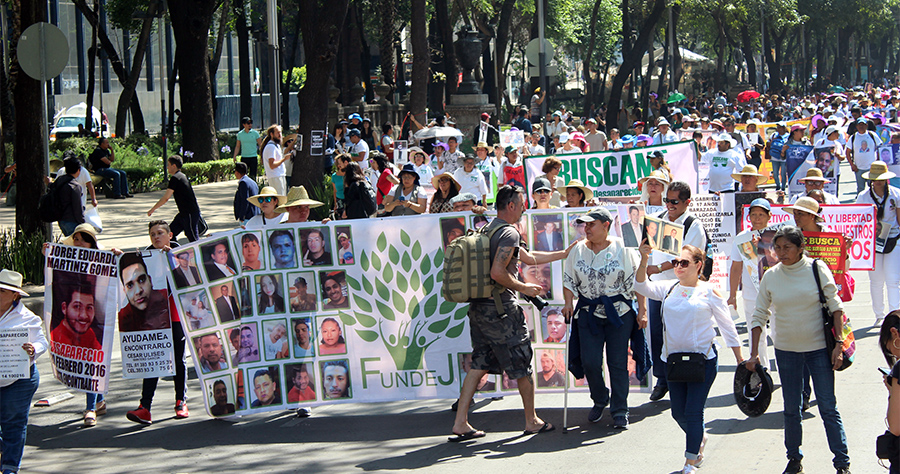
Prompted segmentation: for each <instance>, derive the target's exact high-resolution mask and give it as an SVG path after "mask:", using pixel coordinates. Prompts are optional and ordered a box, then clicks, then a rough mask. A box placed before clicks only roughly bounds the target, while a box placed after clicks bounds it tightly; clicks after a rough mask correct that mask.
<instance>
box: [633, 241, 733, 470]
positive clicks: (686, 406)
mask: <svg viewBox="0 0 900 474" xmlns="http://www.w3.org/2000/svg"><path fill="white" fill-rule="evenodd" d="M640 251H641V264H640V267H638V270H637V274H636V275H635V286H634V290H635V291H636V292H637V293H638V294H640V295H643V296H645V297H647V298H652V299H655V300H659V301H662V302H663V310H662V320H663V326H664V330H663V349H662V357H663V358H664V359H667V358H668V356H669V354H671V353H676V352H693V353H699V354H703V356H704V357H705V358H706V374H705V380H704V381H703V382H691V383H686V382H674V381H672V380H669V397H670V399H671V400H672V418H675V421H677V422H678V426H680V427H681V430H682V431H684V433H685V435H686V438H687V439H686V446H685V451H684V457H685V461H684V468H682V470H681V472H682V473H683V474H690V473H693V472H695V471H696V470H697V466H698V465H699V464H700V462H701V461H702V460H703V447H704V445H705V444H706V434H705V427H704V421H703V410H704V408H705V406H706V398H707V397H708V396H709V389H710V387H712V384H713V381H714V380H715V379H716V373H717V371H718V352H717V350H716V348H715V346H714V345H713V340H714V339H715V337H716V326H718V328H719V331H720V332H721V333H722V336H723V337H724V338H725V342H726V343H727V344H728V347H730V348H731V350H732V351H733V352H734V358H735V360H736V361H737V363H741V361H742V360H743V356H742V355H741V341H740V340H739V339H738V335H737V330H736V329H735V327H734V321H732V319H731V313H730V312H729V311H728V306H727V305H726V303H725V298H723V297H722V295H720V294H719V292H718V291H716V290H715V288H713V286H712V285H710V284H709V283H707V282H705V281H700V271H701V270H702V269H703V261H704V260H705V259H706V255H705V254H704V253H703V251H702V250H700V249H698V248H697V247H694V246H692V245H685V246H684V247H682V249H681V258H680V259H676V260H672V263H673V264H674V266H675V276H676V277H677V278H678V279H677V280H661V281H648V280H647V260H648V259H649V257H650V252H651V248H650V245H649V244H648V243H647V241H646V240H644V242H643V243H642V244H641V247H640Z"/></svg>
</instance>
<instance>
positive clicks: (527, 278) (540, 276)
mask: <svg viewBox="0 0 900 474" xmlns="http://www.w3.org/2000/svg"><path fill="white" fill-rule="evenodd" d="M519 280H521V281H523V282H525V283H534V284H535V285H540V287H541V292H540V293H539V294H538V296H540V297H541V298H543V299H545V300H552V299H553V266H552V264H551V263H539V264H537V265H526V264H524V263H522V261H521V260H520V261H519Z"/></svg>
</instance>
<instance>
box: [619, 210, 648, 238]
mask: <svg viewBox="0 0 900 474" xmlns="http://www.w3.org/2000/svg"><path fill="white" fill-rule="evenodd" d="M617 208H618V210H619V218H620V219H619V222H620V224H619V225H620V226H621V230H620V232H619V235H621V236H622V240H623V241H624V242H625V246H626V247H633V248H637V247H640V246H641V236H642V235H644V206H643V204H629V205H627V206H617Z"/></svg>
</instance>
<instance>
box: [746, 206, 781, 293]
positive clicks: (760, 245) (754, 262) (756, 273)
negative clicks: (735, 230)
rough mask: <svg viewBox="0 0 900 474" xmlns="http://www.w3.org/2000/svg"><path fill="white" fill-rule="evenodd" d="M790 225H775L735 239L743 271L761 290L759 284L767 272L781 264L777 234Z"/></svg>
mask: <svg viewBox="0 0 900 474" xmlns="http://www.w3.org/2000/svg"><path fill="white" fill-rule="evenodd" d="M786 225H790V223H788V222H782V223H780V224H774V225H771V226H769V227H766V228H765V229H762V230H756V231H751V232H747V233H746V234H738V235H737V236H736V237H735V238H734V243H735V245H737V248H738V252H739V253H740V254H741V260H742V261H743V263H744V268H743V271H744V272H747V274H748V275H749V276H750V281H752V282H753V285H754V286H755V287H756V289H757V290H759V282H760V280H762V277H763V274H764V273H766V270H768V269H769V268H772V267H773V266H775V264H777V263H778V262H779V259H778V255H777V254H776V253H775V242H774V237H775V233H776V232H778V229H780V228H782V227H784V226H786Z"/></svg>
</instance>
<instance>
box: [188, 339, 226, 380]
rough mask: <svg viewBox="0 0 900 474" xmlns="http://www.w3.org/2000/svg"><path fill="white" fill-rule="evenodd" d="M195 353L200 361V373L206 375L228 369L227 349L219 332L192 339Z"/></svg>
mask: <svg viewBox="0 0 900 474" xmlns="http://www.w3.org/2000/svg"><path fill="white" fill-rule="evenodd" d="M191 341H192V342H193V343H194V351H195V353H196V354H197V359H198V360H199V361H200V371H201V372H202V373H204V374H209V373H212V372H218V371H220V370H226V369H228V361H227V359H226V358H225V347H224V346H223V345H222V338H221V337H220V336H219V333H218V332H211V333H208V334H201V335H199V336H196V337H194V338H193V339H191Z"/></svg>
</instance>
